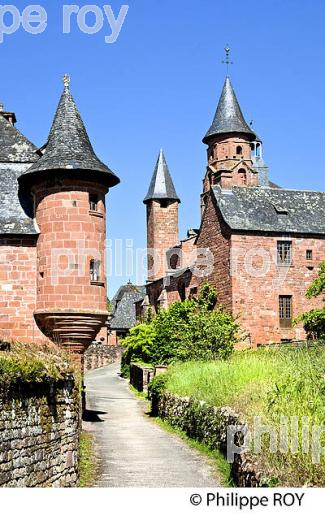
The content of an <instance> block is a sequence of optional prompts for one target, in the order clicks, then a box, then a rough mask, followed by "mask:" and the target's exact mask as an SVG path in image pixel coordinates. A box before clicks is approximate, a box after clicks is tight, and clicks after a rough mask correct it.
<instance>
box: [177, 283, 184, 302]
mask: <svg viewBox="0 0 325 520" xmlns="http://www.w3.org/2000/svg"><path fill="white" fill-rule="evenodd" d="M178 294H179V297H180V299H181V301H182V302H184V301H185V300H186V286H185V283H184V282H181V283H180V284H179V286H178Z"/></svg>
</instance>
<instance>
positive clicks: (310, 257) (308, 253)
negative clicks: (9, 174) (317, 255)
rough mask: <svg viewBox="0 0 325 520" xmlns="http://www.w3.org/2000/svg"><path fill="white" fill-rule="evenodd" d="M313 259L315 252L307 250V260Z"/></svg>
mask: <svg viewBox="0 0 325 520" xmlns="http://www.w3.org/2000/svg"><path fill="white" fill-rule="evenodd" d="M312 259H313V252H312V250H311V249H307V251H306V260H312Z"/></svg>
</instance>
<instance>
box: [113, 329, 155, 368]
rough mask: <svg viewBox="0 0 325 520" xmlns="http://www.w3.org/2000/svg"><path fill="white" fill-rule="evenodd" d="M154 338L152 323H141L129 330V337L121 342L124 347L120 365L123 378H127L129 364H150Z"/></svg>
mask: <svg viewBox="0 0 325 520" xmlns="http://www.w3.org/2000/svg"><path fill="white" fill-rule="evenodd" d="M155 338H156V333H155V329H154V326H153V323H152V322H150V323H141V324H140V325H137V326H136V327H133V328H132V329H131V330H130V334H129V336H127V337H126V338H125V339H123V340H122V341H121V344H122V345H123V347H126V349H125V351H124V353H123V355H122V363H121V373H122V375H123V377H128V375H129V368H130V363H131V362H133V361H144V362H147V363H150V361H151V359H152V356H153V349H154V342H155Z"/></svg>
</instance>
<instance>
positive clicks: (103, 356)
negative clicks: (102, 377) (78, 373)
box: [85, 342, 123, 370]
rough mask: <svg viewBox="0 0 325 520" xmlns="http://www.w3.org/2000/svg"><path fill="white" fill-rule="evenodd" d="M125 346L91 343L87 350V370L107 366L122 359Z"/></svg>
mask: <svg viewBox="0 0 325 520" xmlns="http://www.w3.org/2000/svg"><path fill="white" fill-rule="evenodd" d="M122 353H123V347H121V346H120V345H114V346H112V345H104V344H102V343H99V342H97V343H96V344H92V345H90V347H88V348H87V350H86V352H85V370H94V369H95V368H101V367H105V366H107V365H111V364H112V363H117V362H120V361H121V358H122Z"/></svg>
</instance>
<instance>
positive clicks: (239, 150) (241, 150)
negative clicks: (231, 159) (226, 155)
mask: <svg viewBox="0 0 325 520" xmlns="http://www.w3.org/2000/svg"><path fill="white" fill-rule="evenodd" d="M242 153H243V149H242V147H241V146H237V148H236V154H237V155H241V154H242Z"/></svg>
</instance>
